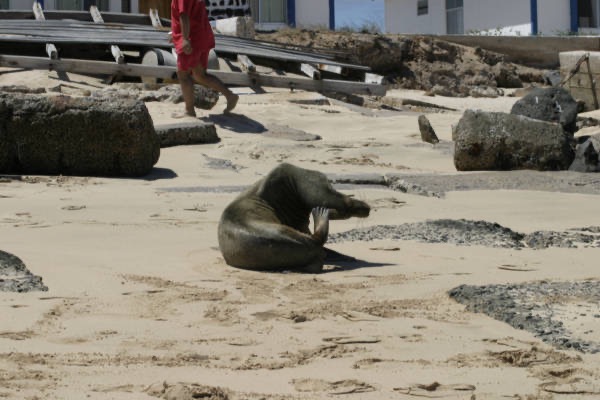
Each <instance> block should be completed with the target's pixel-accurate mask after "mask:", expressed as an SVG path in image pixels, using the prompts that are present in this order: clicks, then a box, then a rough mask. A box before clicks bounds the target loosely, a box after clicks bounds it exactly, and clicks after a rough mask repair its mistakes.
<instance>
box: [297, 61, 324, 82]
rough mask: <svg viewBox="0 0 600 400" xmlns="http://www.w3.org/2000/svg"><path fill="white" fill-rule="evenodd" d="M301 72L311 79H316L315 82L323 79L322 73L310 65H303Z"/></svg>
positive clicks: (301, 65)
mask: <svg viewBox="0 0 600 400" xmlns="http://www.w3.org/2000/svg"><path fill="white" fill-rule="evenodd" d="M300 71H302V72H303V73H304V74H305V75H307V76H308V77H309V78H310V79H315V80H319V79H321V73H320V72H319V70H318V69H317V68H315V67H314V66H312V65H310V64H306V63H301V64H300Z"/></svg>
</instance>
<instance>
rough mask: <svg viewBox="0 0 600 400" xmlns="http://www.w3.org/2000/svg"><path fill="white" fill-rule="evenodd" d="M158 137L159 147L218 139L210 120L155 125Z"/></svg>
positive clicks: (205, 142) (216, 140) (201, 142)
mask: <svg viewBox="0 0 600 400" xmlns="http://www.w3.org/2000/svg"><path fill="white" fill-rule="evenodd" d="M154 129H155V130H156V134H157V135H158V137H159V138H160V147H170V146H178V145H186V144H209V143H218V142H219V141H220V139H219V136H218V135H217V129H216V128H215V124H213V123H212V122H203V121H199V120H198V121H194V122H180V123H175V124H162V125H155V126H154Z"/></svg>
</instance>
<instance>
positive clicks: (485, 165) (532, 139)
mask: <svg viewBox="0 0 600 400" xmlns="http://www.w3.org/2000/svg"><path fill="white" fill-rule="evenodd" d="M453 139H454V142H455V144H454V165H455V166H456V169H457V170H459V171H481V170H513V169H534V170H540V171H545V170H563V169H568V168H569V166H570V165H571V163H572V161H573V158H574V139H573V135H572V134H570V133H568V132H565V130H564V129H562V127H561V126H560V125H558V124H553V123H550V122H544V121H538V120H534V119H531V118H527V117H523V116H520V115H512V114H505V113H488V112H484V111H473V110H467V111H466V112H465V113H464V115H463V117H462V118H461V120H460V121H459V122H458V125H457V126H456V127H455V129H454V132H453Z"/></svg>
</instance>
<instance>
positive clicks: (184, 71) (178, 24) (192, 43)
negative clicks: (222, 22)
mask: <svg viewBox="0 0 600 400" xmlns="http://www.w3.org/2000/svg"><path fill="white" fill-rule="evenodd" d="M171 35H172V41H173V44H174V45H175V51H176V52H177V77H178V79H179V84H180V85H181V93H182V95H183V101H184V102H185V113H184V114H182V115H176V116H179V117H195V116H196V110H195V109H194V82H198V83H199V84H201V85H203V86H206V87H208V88H211V89H213V90H216V91H217V92H220V93H221V94H223V95H224V96H225V99H227V107H226V108H225V111H224V112H225V113H229V112H231V110H233V109H234V108H235V106H236V104H237V102H238V99H239V96H238V95H237V94H235V93H233V92H232V91H231V90H229V88H227V87H226V86H225V84H224V83H223V82H221V80H220V79H219V78H217V77H216V76H214V75H211V74H209V73H207V72H206V70H207V67H208V53H209V52H210V50H211V49H213V48H214V47H215V36H214V34H213V31H212V27H211V26H210V22H209V20H208V11H207V10H206V5H205V3H204V0H172V1H171Z"/></svg>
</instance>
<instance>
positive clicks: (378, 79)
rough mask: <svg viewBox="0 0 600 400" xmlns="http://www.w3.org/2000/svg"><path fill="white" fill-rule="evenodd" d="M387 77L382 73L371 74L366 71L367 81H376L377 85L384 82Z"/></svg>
mask: <svg viewBox="0 0 600 400" xmlns="http://www.w3.org/2000/svg"><path fill="white" fill-rule="evenodd" d="M384 79H385V77H384V76H382V75H377V74H371V73H369V72H366V73H365V83H374V84H376V85H381V84H383V80H384Z"/></svg>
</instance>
